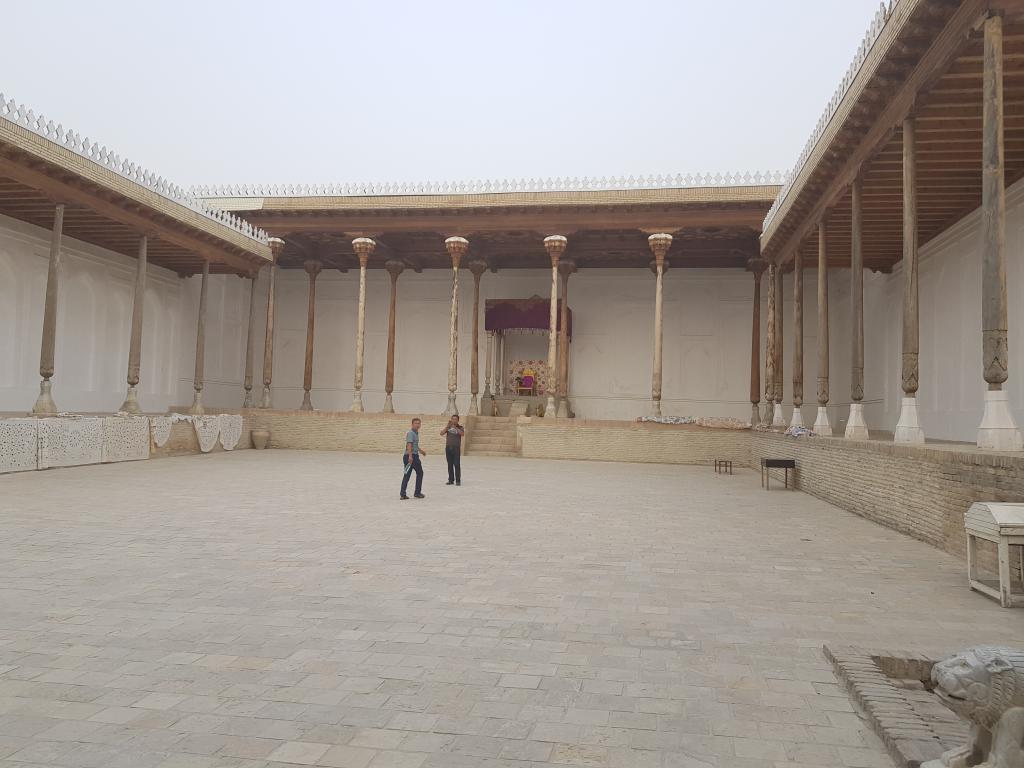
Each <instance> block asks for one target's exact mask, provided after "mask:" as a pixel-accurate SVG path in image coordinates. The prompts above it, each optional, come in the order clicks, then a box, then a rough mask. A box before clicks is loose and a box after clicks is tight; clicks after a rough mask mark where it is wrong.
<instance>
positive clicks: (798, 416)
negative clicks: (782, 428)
mask: <svg viewBox="0 0 1024 768" xmlns="http://www.w3.org/2000/svg"><path fill="white" fill-rule="evenodd" d="M803 425H804V416H803V414H802V413H800V406H799V405H794V406H793V418H792V419H790V420H789V426H790V427H802V426H803Z"/></svg>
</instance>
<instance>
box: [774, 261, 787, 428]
mask: <svg viewBox="0 0 1024 768" xmlns="http://www.w3.org/2000/svg"><path fill="white" fill-rule="evenodd" d="M784 299H785V293H784V291H783V290H782V267H781V266H780V267H778V268H777V269H776V270H775V388H774V394H775V405H774V407H773V408H772V426H773V427H774V428H776V429H785V428H786V419H785V418H784V417H783V415H782V396H783V389H784V387H783V380H784V377H785V373H784V371H785V366H784V365H783V360H784V358H783V356H782V354H783V345H782V326H783V318H784V317H785V313H784V311H783V307H784Z"/></svg>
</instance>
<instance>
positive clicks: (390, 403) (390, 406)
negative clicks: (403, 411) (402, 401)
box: [383, 392, 395, 413]
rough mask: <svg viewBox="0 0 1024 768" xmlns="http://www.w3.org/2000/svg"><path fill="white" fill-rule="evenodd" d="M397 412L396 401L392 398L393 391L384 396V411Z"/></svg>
mask: <svg viewBox="0 0 1024 768" xmlns="http://www.w3.org/2000/svg"><path fill="white" fill-rule="evenodd" d="M394 412H395V401H394V400H392V399H391V393H390V392H388V393H387V394H386V395H385V396H384V410H383V413H394Z"/></svg>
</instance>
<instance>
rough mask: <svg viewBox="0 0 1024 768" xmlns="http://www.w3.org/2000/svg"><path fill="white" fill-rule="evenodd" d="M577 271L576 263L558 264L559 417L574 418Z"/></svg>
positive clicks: (565, 261) (560, 262)
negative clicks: (572, 338) (572, 291)
mask: <svg viewBox="0 0 1024 768" xmlns="http://www.w3.org/2000/svg"><path fill="white" fill-rule="evenodd" d="M575 271H576V262H574V261H572V260H571V259H562V260H561V261H559V262H558V273H559V274H560V275H561V276H562V302H561V303H562V316H561V326H562V327H561V329H560V330H559V333H558V393H559V395H560V397H559V398H558V405H557V406H556V407H557V411H556V412H555V414H556V415H557V416H559V417H561V416H565V417H571V416H573V415H574V414H573V411H572V407H571V406H570V404H569V275H571V274H572V273H573V272H575Z"/></svg>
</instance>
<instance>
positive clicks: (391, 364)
mask: <svg viewBox="0 0 1024 768" xmlns="http://www.w3.org/2000/svg"><path fill="white" fill-rule="evenodd" d="M384 268H385V269H386V270H387V271H388V274H389V275H391V307H390V308H389V310H388V363H387V370H386V371H385V372H384V393H385V394H384V413H394V412H395V402H394V400H393V399H392V397H391V393H392V392H394V391H395V314H396V312H397V310H398V276H399V275H400V274H402V272H403V271H405V264H404V262H401V261H399V260H398V259H388V260H387V261H386V262H385V263H384Z"/></svg>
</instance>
